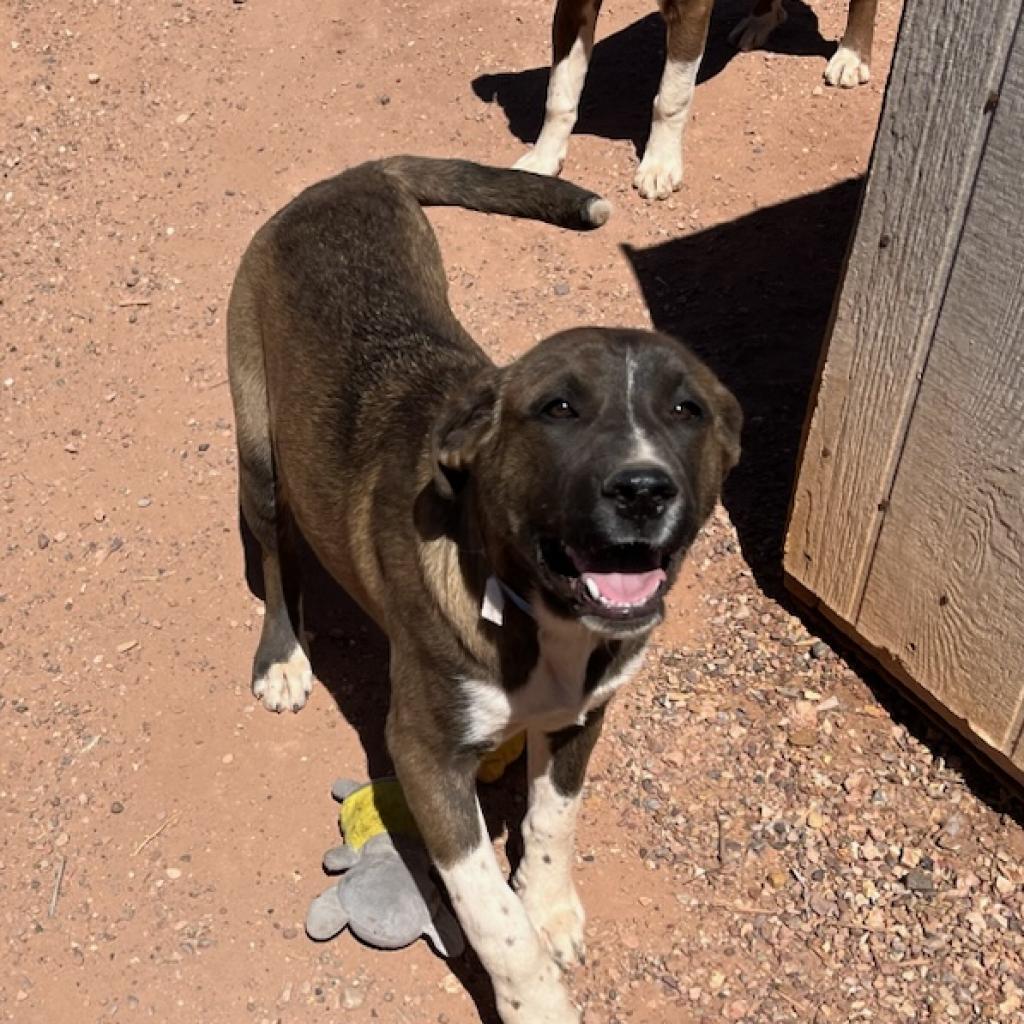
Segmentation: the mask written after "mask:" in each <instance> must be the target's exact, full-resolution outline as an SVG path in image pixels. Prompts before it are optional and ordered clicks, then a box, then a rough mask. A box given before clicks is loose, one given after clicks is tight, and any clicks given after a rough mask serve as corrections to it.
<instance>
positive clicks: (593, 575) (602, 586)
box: [583, 569, 665, 605]
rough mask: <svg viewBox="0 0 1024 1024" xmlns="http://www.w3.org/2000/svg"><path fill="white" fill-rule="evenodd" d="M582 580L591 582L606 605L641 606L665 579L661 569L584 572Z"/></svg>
mask: <svg viewBox="0 0 1024 1024" xmlns="http://www.w3.org/2000/svg"><path fill="white" fill-rule="evenodd" d="M583 578H584V580H592V581H593V583H594V586H596V587H597V589H598V592H599V593H600V595H601V597H602V598H604V600H605V602H606V603H607V604H615V605H630V604H643V603H644V602H645V601H647V600H648V599H649V598H651V597H652V596H653V595H654V592H655V591H656V590H657V589H658V587H659V586H661V583H662V581H663V580H664V579H665V573H664V572H663V571H662V570H661V569H652V570H651V571H650V572H586V573H584V574H583Z"/></svg>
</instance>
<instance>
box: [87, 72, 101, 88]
mask: <svg viewBox="0 0 1024 1024" xmlns="http://www.w3.org/2000/svg"><path fill="white" fill-rule="evenodd" d="M85 77H86V79H87V80H88V82H89V84H90V85H95V84H96V83H97V82H98V81H99V80H100V76H99V75H98V74H97V73H96V72H95V71H90V72H89V74H88V75H86V76H85Z"/></svg>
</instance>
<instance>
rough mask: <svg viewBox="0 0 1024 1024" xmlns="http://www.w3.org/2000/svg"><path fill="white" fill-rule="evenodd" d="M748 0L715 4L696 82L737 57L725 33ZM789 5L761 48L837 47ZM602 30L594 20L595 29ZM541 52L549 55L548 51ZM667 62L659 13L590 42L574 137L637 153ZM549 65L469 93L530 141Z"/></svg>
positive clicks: (492, 77)
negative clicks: (622, 145) (628, 145)
mask: <svg viewBox="0 0 1024 1024" xmlns="http://www.w3.org/2000/svg"><path fill="white" fill-rule="evenodd" d="M752 2H753V0H720V2H719V3H717V4H716V5H715V9H714V13H713V14H712V17H711V26H710V29H709V31H708V43H707V48H706V50H705V52H704V59H703V60H702V61H701V66H700V74H699V76H698V79H697V83H698V84H700V83H702V82H706V81H708V80H709V79H712V78H714V77H715V75H717V74H719V72H721V71H722V70H723V69H724V68H725V67H726V65H727V64H728V63H729V61H731V60H732V58H733V57H734V56H736V53H737V50H736V48H735V47H734V46H733V45H732V43H730V42H729V33H730V32H731V31H732V30H733V28H734V27H735V26H736V24H737V23H738V22H739V21H741V20H742V19H743V18H744V17H745V16H746V15H747V14H748V13H749V11H750V9H751V6H752ZM786 9H787V11H788V12H789V18H788V20H787V21H786V22H785V23H784V24H783V25H781V26H780V27H779V28H777V29H776V30H775V31H774V32H773V33H772V35H771V37H770V38H769V40H768V42H767V44H766V45H765V50H766V51H768V52H770V53H780V54H789V55H792V56H820V57H830V56H831V55H832V54H833V53H834V52H835V48H836V46H835V43H834V42H828V41H827V40H826V39H824V38H823V37H822V35H821V32H820V30H819V28H818V18H817V15H816V14H815V13H814V12H813V11H812V10H811V8H810V7H808V6H807V4H806V3H804V2H803V0H790V3H788V4H787V8H786ZM600 29H601V23H600V21H598V32H599V33H600ZM544 56H545V58H548V57H549V56H550V53H545V54H544ZM664 63H665V24H664V21H663V20H662V18H661V15H660V14H656V13H655V14H650V15H648V16H646V17H644V18H641V19H640V20H639V21H636V22H634V23H633V24H631V25H629V26H628V27H626V28H624V29H622V30H620V31H618V32H616V33H614V34H613V35H611V36H608V37H606V38H604V39H599V41H598V42H597V43H595V45H594V55H593V58H592V60H591V63H590V70H589V71H588V73H587V84H586V86H585V88H584V90H583V96H582V99H581V101H580V111H579V119H578V121H577V123H576V128H575V130H574V134H580V135H596V136H598V137H600V138H605V139H616V140H627V141H629V142H632V143H633V146H634V148H635V149H636V153H637V156H639V155H640V153H641V152H642V150H643V147H644V145H645V143H646V141H647V136H648V133H649V132H650V127H651V103H652V102H653V100H654V96H655V94H656V93H657V91H658V83H659V81H660V79H661V71H662V68H663V66H664ZM549 70H550V68H549V67H548V66H547V65H544V66H542V67H536V68H530V69H529V70H526V71H505V72H499V73H496V74H489V75H481V76H479V77H478V78H476V79H474V80H473V83H472V88H473V92H474V93H476V95H477V97H478V98H479V99H481V100H483V101H484V102H485V103H495V102H497V103H498V104H499V105H500V106H501V108H502V109H503V110H504V111H505V116H506V117H507V118H508V125H509V130H510V131H511V132H512V134H513V135H515V137H516V138H517V139H519V141H520V142H523V143H528V142H534V141H535V140H536V138H537V136H538V135H539V134H540V128H541V124H542V123H543V121H544V101H545V96H546V94H547V85H548V73H549Z"/></svg>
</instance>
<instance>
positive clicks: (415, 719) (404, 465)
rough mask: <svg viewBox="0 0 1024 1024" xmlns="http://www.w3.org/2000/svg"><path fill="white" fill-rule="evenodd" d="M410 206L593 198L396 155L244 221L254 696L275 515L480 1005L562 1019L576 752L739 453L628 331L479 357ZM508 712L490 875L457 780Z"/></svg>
mask: <svg viewBox="0 0 1024 1024" xmlns="http://www.w3.org/2000/svg"><path fill="white" fill-rule="evenodd" d="M422 205H456V206H463V207H466V208H469V209H475V210H484V211H488V212H492V213H506V214H510V215H514V216H520V217H532V218H535V219H538V220H545V221H548V222H550V223H553V224H558V225H560V226H562V227H569V228H576V229H578V230H582V229H586V228H591V227H596V226H598V225H599V224H601V223H603V222H604V220H605V219H606V218H607V216H608V212H609V207H608V204H607V203H606V202H604V200H602V199H600V198H599V197H598V196H595V195H594V194H593V193H590V192H586V191H584V190H583V189H580V188H578V187H577V186H575V185H572V184H570V183H569V182H564V181H557V180H555V179H553V178H549V177H541V176H539V175H535V174H524V173H522V172H520V171H514V170H500V169H495V168H487V167H480V166H479V165H476V164H468V163H462V162H458V161H445V160H427V159H418V158H414V157H396V158H393V159H390V160H383V161H379V162H377V163H371V164H364V165H362V166H361V167H357V168H354V169H353V170H350V171H347V172H345V173H344V174H340V175H338V176H337V177H335V178H332V179H330V180H328V181H323V182H321V183H320V184H318V185H314V186H313V187H311V188H309V189H307V190H306V191H305V192H303V193H302V194H301V195H300V196H298V198H296V199H295V200H293V201H292V202H291V203H289V204H288V205H287V206H286V207H285V208H284V209H283V210H281V211H280V212H279V213H277V214H276V215H275V216H274V217H272V218H271V219H270V220H269V221H268V222H267V224H265V225H264V226H263V228H261V229H260V231H259V232H258V233H257V234H256V236H255V238H254V239H253V241H252V243H251V244H250V246H249V248H248V250H247V251H246V253H245V256H244V257H243V259H242V263H241V266H240V268H239V271H238V274H237V276H236V279H235V284H234V287H233V289H232V293H231V301H230V304H229V309H228V361H229V372H230V381H231V394H232V399H233V401H234V405H235V419H236V431H237V438H238V455H239V470H240V473H239V475H240V502H241V508H242V514H243V515H244V517H245V520H246V522H247V523H248V525H249V526H250V527H251V529H252V531H253V533H254V534H255V536H256V538H257V540H258V541H259V544H260V548H261V550H262V560H263V573H264V581H265V588H266V616H265V620H264V625H263V632H262V635H261V637H260V641H259V646H258V648H257V651H256V656H255V659H254V665H253V693H254V694H255V695H256V696H257V697H258V698H260V699H261V700H262V701H263V704H264V706H266V707H267V708H269V709H271V710H273V711H281V710H284V709H291V710H293V711H297V710H299V708H301V707H302V706H303V705H304V704H305V702H306V698H307V696H308V694H309V693H310V690H311V687H312V674H311V666H310V663H309V660H308V658H307V656H306V654H305V652H304V651H303V648H302V647H301V646H300V643H299V640H298V637H299V636H300V629H299V625H298V594H299V586H300V581H299V579H298V575H297V573H298V566H299V560H298V559H297V558H296V557H295V554H294V548H293V537H294V534H293V529H294V528H297V529H298V530H299V531H300V532H301V534H302V536H303V537H304V538H305V540H306V541H307V542H308V543H309V544H310V546H311V547H312V548H313V550H314V551H315V553H316V554H317V556H318V557H319V559H320V561H321V562H322V563H323V565H324V566H325V568H326V569H327V570H328V571H329V572H330V573H331V574H332V575H333V576H334V577H335V579H336V580H337V581H338V582H339V583H340V584H341V585H342V586H344V587H345V589H346V590H347V591H348V592H349V593H350V594H351V595H352V596H353V597H354V598H355V599H356V600H357V601H358V602H359V603H360V604H361V605H362V607H363V608H364V609H365V610H366V611H367V613H368V614H369V615H370V616H371V617H372V618H373V619H374V620H375V621H376V622H377V623H378V625H379V626H380V627H381V629H382V630H383V631H384V632H385V633H386V634H387V636H388V640H389V642H390V648H391V657H390V672H391V706H390V709H389V711H388V717H387V741H388V749H389V751H390V754H391V756H392V759H393V760H394V764H395V769H396V771H397V774H398V777H399V779H400V780H401V783H402V787H403V789H404V791H405V795H406V798H407V800H408V803H409V806H410V808H411V809H412V812H413V814H414V816H415V818H416V821H417V823H418V825H419V827H420V830H421V831H422V833H423V837H424V840H425V842H426V845H427V848H428V850H429V851H430V854H431V856H432V858H433V860H434V863H435V864H436V866H437V868H438V871H439V872H440V875H441V877H442V879H443V881H444V883H445V885H446V886H447V888H448V892H449V894H450V895H451V898H452V903H453V906H454V909H455V913H456V915H457V916H458V918H459V921H460V922H461V924H462V927H463V930H464V931H465V933H466V937H467V938H468V939H469V941H470V943H471V944H472V946H473V947H474V949H475V950H476V952H477V954H478V955H479V957H480V960H481V961H482V963H483V965H484V967H485V968H486V969H487V971H488V973H489V974H490V977H491V979H492V981H493V983H494V987H495V992H496V996H497V1003H498V1008H499V1012H500V1014H501V1018H502V1020H503V1021H504V1022H505V1024H572V1022H574V1021H578V1020H579V1015H578V1013H577V1011H576V1010H575V1008H574V1007H573V1005H572V1002H571V1000H570V998H569V995H568V993H567V991H566V989H565V987H564V984H563V981H562V976H561V971H560V969H559V965H560V964H565V963H568V962H569V961H571V960H573V959H576V958H577V957H578V956H579V955H580V954H581V951H582V943H583V909H582V907H581V905H580V901H579V899H578V897H577V895H576V890H575V887H574V886H573V882H572V864H573V834H574V829H575V822H576V813H577V808H578V806H579V801H580V791H581V788H582V785H583V776H584V772H585V771H586V766H587V761H588V758H589V756H590V752H591V749H592V747H593V745H594V742H595V741H596V739H597V737H598V733H599V732H600V729H601V721H602V717H603V715H604V710H605V705H606V704H607V702H608V700H609V699H610V698H611V696H612V694H613V693H614V692H615V690H616V689H617V688H618V687H619V686H620V685H621V684H622V683H624V682H625V681H626V680H627V679H628V678H629V677H630V675H632V673H633V672H635V671H636V669H637V667H638V665H639V662H640V658H641V656H642V653H643V650H644V647H645V645H646V643H647V638H648V636H649V635H650V632H651V630H652V629H653V627H654V626H655V625H657V623H658V622H659V621H660V620H661V618H662V615H663V612H664V597H665V593H666V591H667V589H668V588H669V587H670V586H671V585H672V583H673V581H674V579H675V577H676V574H677V572H678V569H679V564H680V562H681V560H682V558H683V555H684V554H685V552H686V550H687V549H688V548H689V546H690V544H691V542H692V541H693V539H694V537H695V535H696V533H697V531H698V529H699V528H700V526H701V524H702V523H703V522H704V521H705V519H706V518H707V516H708V514H709V513H710V511H711V509H712V507H713V505H714V503H715V500H716V498H717V496H718V493H719V490H720V487H721V484H722V480H723V478H724V476H725V474H726V473H727V472H728V471H729V469H730V468H731V467H732V466H733V465H734V463H735V462H736V460H737V458H738V455H739V432H740V420H741V416H740V410H739V407H738V405H737V404H736V400H735V399H734V398H733V397H732V395H731V394H730V393H729V392H728V391H727V390H726V389H725V388H724V387H723V386H722V385H721V384H720V383H719V382H718V380H717V379H716V378H715V376H714V375H713V374H712V373H711V371H710V370H709V369H708V368H707V367H705V366H704V365H703V364H702V363H701V362H700V361H699V360H698V359H697V358H696V357H695V356H694V355H693V354H692V353H690V352H689V350H688V349H687V348H686V347H685V346H684V345H683V344H682V343H681V342H679V341H677V340H675V339H673V338H669V337H666V336H665V335H661V334H656V333H653V332H650V331H641V330H627V329H614V330H613V329H602V328H580V329H576V330H571V331H565V332H563V333H561V334H557V335H555V336H553V337H550V338H548V339H546V340H545V341H542V342H541V343H540V344H539V345H537V346H536V347H535V348H533V349H532V350H531V351H529V352H527V353H526V355H524V356H522V357H521V358H520V359H518V360H516V361H515V362H514V363H512V364H511V365H509V366H505V367H501V368H499V367H497V366H495V365H494V364H493V363H492V362H491V361H490V360H489V359H488V358H487V356H486V355H485V354H484V352H483V351H482V350H481V349H480V348H479V347H478V346H477V345H476V344H475V343H474V342H473V340H472V339H471V338H470V337H469V335H468V334H467V333H466V331H465V330H464V329H463V328H462V326H461V325H460V324H459V323H458V321H457V320H456V319H455V316H454V314H453V313H452V311H451V309H450V307H449V305H448V301H447V282H446V278H445V272H444V267H443V265H442V263H441V256H440V252H439V250H438V246H437V240H436V238H435V237H434V233H433V231H432V230H431V228H430V224H429V223H428V221H427V219H426V217H425V216H424V214H423V212H422V209H421V206H422ZM381 683H382V685H383V680H382V681H381ZM523 731H525V732H526V733H527V737H528V757H527V762H528V763H527V770H528V774H529V780H530V781H529V786H530V791H529V808H528V811H527V814H526V817H525V819H524V822H523V839H524V853H523V857H522V861H521V863H520V865H519V868H518V871H517V873H516V879H515V887H516V892H513V891H512V889H510V888H509V886H508V884H507V883H506V880H505V877H504V875H503V873H502V871H501V869H500V867H499V865H498V861H497V859H496V858H495V855H494V850H493V848H492V846H491V842H490V839H489V837H488V833H487V829H486V827H485V825H484V822H483V818H482V815H481V812H480V807H479V804H478V802H477V794H476V784H475V780H476V769H477V766H478V764H479V762H480V759H481V756H482V755H483V753H484V752H486V751H488V750H493V749H495V748H496V747H497V746H498V744H500V743H501V742H502V741H503V740H504V739H506V738H508V737H510V736H513V735H516V734H517V733H520V732H523Z"/></svg>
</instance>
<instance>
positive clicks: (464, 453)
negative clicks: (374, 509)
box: [433, 367, 499, 498]
mask: <svg viewBox="0 0 1024 1024" xmlns="http://www.w3.org/2000/svg"><path fill="white" fill-rule="evenodd" d="M498 380H499V371H498V370H497V369H495V368H491V367H488V368H487V369H486V370H484V371H482V372H481V373H480V374H479V375H478V376H477V377H476V378H475V379H474V380H473V381H471V382H470V385H469V387H468V388H466V389H465V390H464V391H463V392H461V393H460V394H459V395H456V396H454V397H452V398H451V399H450V400H449V401H448V403H447V404H446V405H445V407H444V408H443V409H442V410H441V415H440V416H439V417H438V421H437V424H436V426H435V427H434V438H433V448H434V486H435V487H436V488H437V491H438V493H439V494H440V495H441V497H443V498H450V497H451V496H452V495H453V494H454V493H455V484H456V482H457V480H458V478H459V477H460V476H462V475H464V474H465V473H466V472H467V471H468V469H469V467H470V465H471V463H472V462H473V459H474V458H475V457H476V454H477V452H479V451H480V449H481V448H482V447H483V445H484V443H485V442H486V441H487V439H488V438H489V437H491V435H492V434H493V433H494V430H495V428H496V427H497V425H498Z"/></svg>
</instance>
